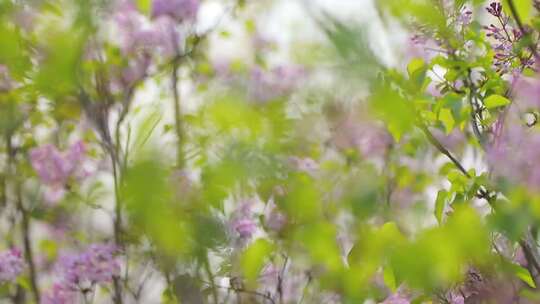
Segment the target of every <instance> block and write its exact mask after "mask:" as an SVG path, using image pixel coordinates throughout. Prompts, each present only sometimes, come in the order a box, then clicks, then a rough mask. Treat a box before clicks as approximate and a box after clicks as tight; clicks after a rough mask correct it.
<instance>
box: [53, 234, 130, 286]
mask: <svg viewBox="0 0 540 304" xmlns="http://www.w3.org/2000/svg"><path fill="white" fill-rule="evenodd" d="M116 252H117V250H116V246H114V245H112V244H92V245H90V246H89V247H88V248H87V249H86V250H85V251H83V252H80V253H75V254H67V255H64V256H62V257H61V258H60V260H59V264H58V265H57V266H58V271H59V272H60V275H61V281H60V282H59V283H61V284H62V286H63V287H64V288H65V289H67V290H72V291H77V290H79V289H80V288H83V287H92V286H94V285H95V284H105V283H110V282H112V280H113V277H114V276H116V275H118V274H119V273H120V264H119V262H118V260H117V259H116V257H115V254H116Z"/></svg>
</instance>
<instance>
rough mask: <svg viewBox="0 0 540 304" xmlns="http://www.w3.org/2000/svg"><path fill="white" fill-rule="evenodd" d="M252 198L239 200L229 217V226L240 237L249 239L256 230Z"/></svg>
mask: <svg viewBox="0 0 540 304" xmlns="http://www.w3.org/2000/svg"><path fill="white" fill-rule="evenodd" d="M253 204H254V202H253V201H252V200H246V201H242V202H240V205H239V206H238V208H237V209H236V210H235V211H234V212H233V214H232V217H231V228H232V230H233V231H234V232H235V233H236V234H238V235H239V236H240V238H241V239H249V238H251V236H253V234H254V233H255V231H256V230H257V222H256V221H255V214H254V212H253Z"/></svg>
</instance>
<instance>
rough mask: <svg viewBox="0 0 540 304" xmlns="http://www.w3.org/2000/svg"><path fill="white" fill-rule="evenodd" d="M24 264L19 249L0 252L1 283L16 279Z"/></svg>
mask: <svg viewBox="0 0 540 304" xmlns="http://www.w3.org/2000/svg"><path fill="white" fill-rule="evenodd" d="M24 265H25V263H24V261H23V258H22V254H21V251H20V250H19V249H16V248H14V249H11V250H8V251H4V252H2V253H0V283H4V282H9V281H14V280H15V279H16V278H17V277H18V276H19V275H20V274H21V272H22V271H23V269H24Z"/></svg>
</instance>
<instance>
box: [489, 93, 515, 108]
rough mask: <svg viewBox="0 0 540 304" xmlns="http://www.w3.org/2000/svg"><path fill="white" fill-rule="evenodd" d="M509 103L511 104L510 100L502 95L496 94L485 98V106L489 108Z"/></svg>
mask: <svg viewBox="0 0 540 304" xmlns="http://www.w3.org/2000/svg"><path fill="white" fill-rule="evenodd" d="M508 104H510V100H508V98H506V97H504V96H501V95H496V94H494V95H491V96H489V97H488V98H486V99H484V106H485V107H486V108H488V109H493V108H498V107H503V106H506V105H508Z"/></svg>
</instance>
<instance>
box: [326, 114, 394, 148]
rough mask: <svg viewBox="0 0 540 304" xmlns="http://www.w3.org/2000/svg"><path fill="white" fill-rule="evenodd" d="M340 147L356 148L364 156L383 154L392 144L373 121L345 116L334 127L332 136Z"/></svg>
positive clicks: (384, 132) (385, 132)
mask: <svg viewBox="0 0 540 304" xmlns="http://www.w3.org/2000/svg"><path fill="white" fill-rule="evenodd" d="M332 140H333V142H334V144H335V145H336V146H337V147H338V148H340V149H356V150H358V151H359V152H360V153H361V154H362V156H364V157H375V156H384V154H385V153H386V151H387V150H388V148H389V147H390V146H391V145H392V137H391V136H390V134H389V133H388V131H386V129H384V128H383V127H382V126H380V125H379V124H378V123H377V122H375V121H369V120H363V119H361V118H357V117H355V116H354V115H351V114H346V116H345V117H344V118H343V119H342V120H341V121H340V122H338V124H337V125H336V126H335V127H334V133H333V138H332Z"/></svg>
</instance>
